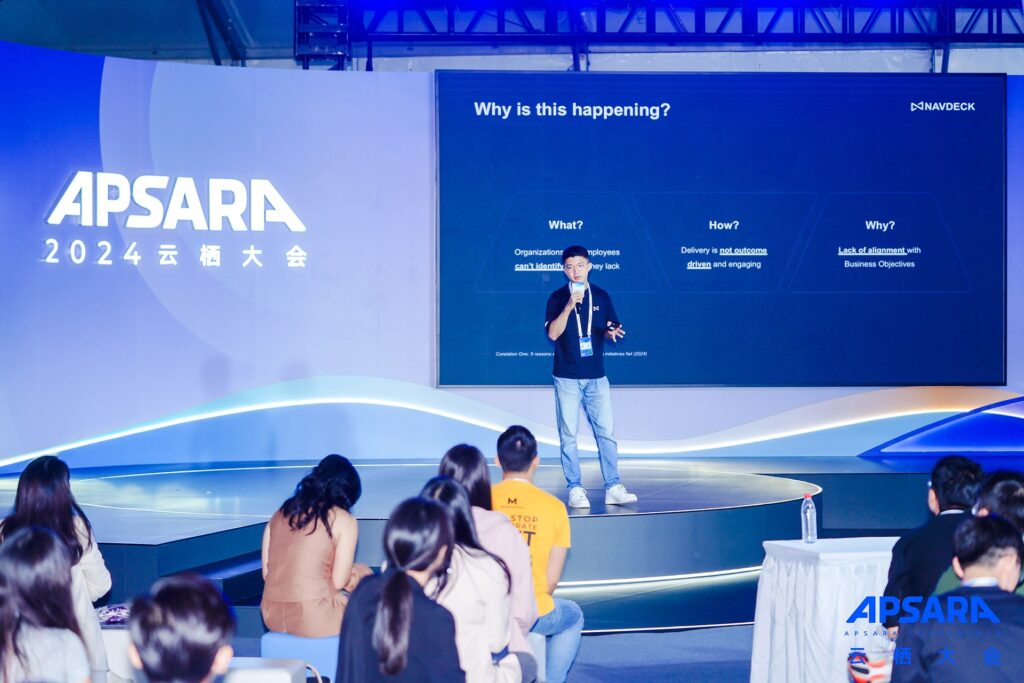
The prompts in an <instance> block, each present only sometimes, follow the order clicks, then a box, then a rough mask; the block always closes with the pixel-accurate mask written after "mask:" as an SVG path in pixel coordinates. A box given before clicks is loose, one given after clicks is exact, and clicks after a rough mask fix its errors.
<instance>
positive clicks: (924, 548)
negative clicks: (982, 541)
mask: <svg viewBox="0 0 1024 683" xmlns="http://www.w3.org/2000/svg"><path fill="white" fill-rule="evenodd" d="M981 479H982V473H981V466H980V465H978V463H976V462H974V461H973V460H970V459H968V458H964V457H961V456H959V455H949V456H946V457H945V458H942V459H941V460H939V461H938V462H937V463H935V466H934V467H933V468H932V477H931V480H930V481H929V482H928V509H929V510H931V511H932V515H934V516H933V517H932V518H931V519H929V520H928V521H927V522H925V524H924V525H922V526H919V527H918V528H916V529H914V530H912V531H910V532H908V533H907V534H905V535H904V536H902V537H901V538H900V540H898V541H897V542H896V545H895V546H893V549H892V562H891V563H890V564H889V582H888V583H887V584H886V586H885V595H886V596H890V597H894V598H896V599H897V600H903V598H905V597H907V596H910V595H931V594H932V592H933V591H934V590H935V585H936V584H937V583H938V581H939V577H940V576H942V572H944V571H946V569H947V568H948V567H949V562H950V560H951V559H952V558H953V532H955V531H956V528H957V526H958V525H959V524H960V522H962V521H964V516H965V514H970V509H971V506H972V505H974V499H975V497H977V495H978V489H980V488H981ZM900 616H901V615H899V614H897V615H893V616H891V617H888V618H887V619H886V622H885V627H886V628H887V629H888V631H889V637H890V638H892V639H894V640H895V638H896V635H897V634H898V633H899V626H898V623H899V617H900Z"/></svg>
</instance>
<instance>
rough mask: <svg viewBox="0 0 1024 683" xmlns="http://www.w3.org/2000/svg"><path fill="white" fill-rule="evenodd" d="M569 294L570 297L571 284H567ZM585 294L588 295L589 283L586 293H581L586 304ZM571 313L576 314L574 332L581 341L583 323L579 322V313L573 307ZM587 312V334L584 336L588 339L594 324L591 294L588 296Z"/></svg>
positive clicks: (592, 297) (592, 296)
mask: <svg viewBox="0 0 1024 683" xmlns="http://www.w3.org/2000/svg"><path fill="white" fill-rule="evenodd" d="M569 294H570V295H572V284H571V283H570V284H569ZM587 294H590V283H589V282H588V283H587V289H586V291H585V292H583V301H584V302H586V300H587ZM572 311H573V313H575V314H576V331H577V332H578V333H579V335H580V339H583V337H584V335H583V323H582V322H581V321H580V312H579V311H578V310H577V309H576V307H575V306H573V307H572ZM587 311H588V312H587V334H586V336H588V337H589V336H590V330H591V329H593V324H594V295H593V294H591V295H590V306H588V307H587Z"/></svg>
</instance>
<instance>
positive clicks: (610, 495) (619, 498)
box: [604, 484, 636, 505]
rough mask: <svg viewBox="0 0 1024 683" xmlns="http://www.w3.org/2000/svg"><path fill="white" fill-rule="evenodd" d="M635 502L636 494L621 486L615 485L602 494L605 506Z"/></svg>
mask: <svg viewBox="0 0 1024 683" xmlns="http://www.w3.org/2000/svg"><path fill="white" fill-rule="evenodd" d="M635 502H636V494H635V493H630V492H629V491H627V490H626V487H625V486H623V485H622V484H616V485H615V486H613V487H611V488H610V489H608V490H607V491H605V492H604V504H605V505H625V504H626V503H635Z"/></svg>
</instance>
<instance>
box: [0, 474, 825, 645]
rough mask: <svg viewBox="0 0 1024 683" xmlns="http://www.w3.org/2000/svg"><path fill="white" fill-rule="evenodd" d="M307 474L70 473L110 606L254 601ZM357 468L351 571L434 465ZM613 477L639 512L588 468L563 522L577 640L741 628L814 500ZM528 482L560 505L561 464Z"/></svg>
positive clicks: (738, 482) (737, 484)
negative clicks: (188, 587) (207, 582)
mask: <svg viewBox="0 0 1024 683" xmlns="http://www.w3.org/2000/svg"><path fill="white" fill-rule="evenodd" d="M313 464H314V463H313V462H304V463H296V462H287V463H225V464H223V465H218V464H212V465H211V464H203V465H194V466H188V465H167V466H159V465H146V466H134V467H118V468H110V467H108V468H97V469H81V470H76V471H75V473H74V481H73V487H74V490H75V495H76V497H77V498H78V501H79V503H80V504H81V505H82V506H83V507H84V508H85V509H86V511H87V513H88V514H89V516H90V519H91V520H92V522H93V526H94V527H95V531H96V535H97V538H98V540H99V541H100V543H101V545H102V548H103V552H104V555H105V557H106V558H107V561H108V565H109V566H110V568H111V571H112V573H113V574H114V576H115V589H114V591H113V593H112V596H111V600H112V601H119V600H123V599H125V598H126V597H128V596H131V595H132V594H134V593H135V592H138V591H141V590H144V589H145V588H148V586H149V585H150V583H151V582H152V581H153V580H154V579H155V578H156V577H157V576H160V575H165V574H169V573H173V572H178V571H185V570H198V571H201V572H203V573H205V574H207V575H209V576H211V577H212V578H215V579H217V580H219V581H220V582H221V585H222V586H223V587H224V589H225V592H226V593H228V595H229V596H230V597H232V598H233V599H234V600H235V601H236V603H240V604H243V605H244V604H245V603H246V602H252V601H253V599H254V597H258V595H259V591H260V590H261V589H262V586H261V585H260V584H261V580H260V577H259V559H258V550H259V542H260V536H261V534H262V528H263V522H264V521H265V520H266V519H267V517H269V516H270V514H272V513H273V511H274V510H275V509H276V508H277V506H278V505H280V503H281V502H282V501H283V500H284V499H285V498H286V497H287V496H288V495H289V494H290V493H291V491H292V489H293V488H294V486H295V484H296V483H297V482H298V480H299V479H300V478H301V477H302V476H303V475H304V474H305V473H306V472H308V470H309V468H310V467H311V466H312V465H313ZM356 465H357V467H358V469H359V472H360V475H361V477H362V481H363V496H362V498H361V499H360V501H359V503H358V504H357V506H356V507H355V510H354V512H355V513H356V514H357V516H358V517H359V519H360V540H359V548H358V553H357V558H358V559H359V560H360V561H363V562H366V563H368V564H370V565H372V566H377V565H379V564H380V562H381V561H382V559H383V556H382V550H381V542H380V537H381V534H382V532H383V527H384V522H385V520H386V519H387V517H388V515H389V514H390V512H391V510H392V508H393V507H394V506H395V505H396V504H397V503H398V502H399V501H401V500H402V499H404V498H406V497H409V496H413V495H416V494H417V493H418V492H419V490H420V488H421V487H422V485H423V484H424V482H426V480H427V479H429V478H430V477H431V476H433V475H434V474H435V473H436V471H437V465H436V463H435V462H430V463H426V462H413V461H406V462H381V461H373V462H357V463H356ZM492 470H493V476H494V478H495V479H497V478H499V476H500V472H498V471H497V469H496V468H493V467H492ZM620 470H621V475H622V479H623V481H624V482H625V483H626V484H627V485H628V487H629V488H630V490H631V491H633V492H635V493H637V494H638V496H639V497H640V500H639V502H638V503H636V504H634V505H628V506H608V507H606V506H605V505H604V496H603V490H602V489H601V479H600V474H599V472H598V469H597V465H596V463H594V462H593V461H590V462H585V463H584V465H583V473H584V486H586V487H587V488H588V491H589V492H590V494H591V495H590V499H591V503H592V505H593V507H592V508H591V509H590V510H583V511H570V513H571V524H572V533H573V548H572V550H571V551H570V555H569V561H568V563H567V565H566V571H565V575H564V577H563V581H562V584H561V586H560V588H559V590H560V591H561V593H564V594H565V595H566V597H572V598H573V599H575V600H577V601H578V602H580V603H581V604H582V605H583V606H584V611H585V613H586V617H587V622H588V630H623V629H639V628H670V627H675V628H678V627H685V626H694V625H705V624H707V623H709V622H708V615H709V614H713V615H714V621H713V623H735V622H738V621H749V620H750V619H751V618H752V613H753V601H752V598H751V595H752V591H753V589H754V588H755V587H756V580H757V575H758V570H759V568H760V565H761V561H762V558H763V549H762V547H761V544H762V542H764V541H765V540H769V539H778V538H794V537H796V536H797V535H798V534H799V514H798V510H799V506H800V502H801V500H802V498H803V495H804V493H808V492H809V493H812V494H815V495H816V494H818V493H820V491H821V489H820V488H819V487H818V486H816V485H814V484H809V483H806V482H802V481H798V480H795V479H789V478H780V477H773V476H764V475H758V474H749V473H743V472H725V471H718V470H715V469H712V468H710V467H705V466H700V465H694V464H692V463H684V462H680V461H671V460H632V459H629V460H626V459H624V460H622V461H621V462H620ZM16 481H17V479H16V477H14V476H11V477H3V478H0V508H2V507H7V506H9V505H10V504H11V503H12V502H13V495H14V489H15V486H16ZM536 483H537V484H538V485H539V486H541V487H542V488H544V489H546V490H548V491H549V492H551V493H552V494H554V495H556V496H558V497H559V498H561V499H562V500H563V501H564V500H566V491H565V488H564V479H563V477H562V472H561V468H560V467H559V466H558V465H542V466H541V468H540V469H539V470H538V476H537V481H536ZM561 593H560V594H561ZM709 601H710V602H709ZM705 603H706V604H705ZM731 604H734V605H735V607H736V608H735V609H731V608H730V605H731ZM627 605H628V607H627ZM623 607H626V609H623ZM240 616H241V615H240Z"/></svg>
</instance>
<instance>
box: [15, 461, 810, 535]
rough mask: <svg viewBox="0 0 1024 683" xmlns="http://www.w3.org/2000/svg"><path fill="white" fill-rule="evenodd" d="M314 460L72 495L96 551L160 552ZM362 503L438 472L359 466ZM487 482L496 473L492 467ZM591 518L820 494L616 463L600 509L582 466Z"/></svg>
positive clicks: (245, 513)
mask: <svg viewBox="0 0 1024 683" xmlns="http://www.w3.org/2000/svg"><path fill="white" fill-rule="evenodd" d="M314 464H315V462H302V463H298V462H287V463H284V462H282V463H231V464H225V465H223V466H218V465H216V464H214V465H210V464H204V465H195V466H187V465H180V464H175V465H166V466H159V465H157V466H153V465H149V466H125V467H117V468H113V467H107V468H98V469H76V470H75V471H74V472H73V474H72V487H73V489H74V492H75V497H76V498H77V500H78V502H79V504H80V505H81V506H82V507H83V508H84V509H85V510H86V513H87V514H88V515H89V519H90V520H91V521H92V524H93V527H94V529H95V533H96V536H97V539H98V540H99V541H100V542H101V543H119V544H120V543H123V544H136V545H157V544H162V543H167V542H171V541H176V540H181V539H185V538H191V537H194V536H200V535H205V534H210V533H216V532H221V531H226V530H228V529H234V528H238V527H242V526H250V525H252V524H257V523H261V522H264V521H266V520H267V518H269V516H270V515H271V514H273V512H274V511H275V510H276V509H277V508H278V507H279V506H280V505H281V503H282V502H284V500H285V499H286V498H287V497H288V496H289V495H291V492H292V491H293V489H294V488H295V485H296V484H297V483H298V481H299V480H300V479H301V478H302V477H303V476H304V475H305V474H306V473H308V472H309V470H310V468H311V467H312V466H313V465H314ZM356 466H357V468H358V470H359V474H360V477H361V479H362V483H363V495H362V497H361V498H360V500H359V502H358V503H357V504H356V506H355V508H354V512H355V514H356V516H357V517H358V518H360V519H364V520H384V519H387V517H388V516H389V515H390V513H391V510H392V509H393V508H394V507H395V505H397V504H398V503H399V502H400V501H401V500H403V499H404V498H408V497H411V496H415V495H417V494H418V493H419V491H420V489H421V487H422V486H423V484H424V483H425V482H426V481H427V480H428V479H430V478H431V477H432V476H434V475H436V473H437V464H436V463H422V462H377V461H375V462H357V463H356ZM491 469H492V478H493V479H494V480H495V481H497V480H498V479H499V478H500V472H499V471H498V469H497V468H496V467H494V466H492V467H491ZM582 469H583V475H584V481H583V483H584V486H585V487H586V488H587V489H588V492H589V493H590V500H591V505H592V507H591V508H590V509H589V510H570V515H571V516H573V517H602V516H612V515H614V516H618V515H649V514H666V513H682V512H697V511H706V510H721V509H735V508H742V507H749V506H758V505H771V504H775V503H781V502H785V501H793V500H799V499H800V498H802V497H803V494H804V493H805V492H810V493H817V492H818V491H819V489H818V487H816V486H813V485H808V484H806V483H805V482H801V481H797V480H793V479H784V478H779V477H767V476H761V475H757V474H753V473H750V472H730V471H725V470H723V469H720V468H719V467H709V466H708V465H707V464H704V463H699V464H697V463H692V462H683V461H677V460H633V459H630V460H625V459H624V460H622V461H621V462H620V474H621V476H622V480H623V482H624V483H626V484H627V486H628V487H629V489H630V490H631V491H633V492H634V493H636V494H637V495H638V496H639V498H640V500H639V501H638V502H637V503H635V504H632V505H620V506H615V505H612V506H605V504H604V495H603V490H602V484H601V478H600V473H599V471H598V468H597V465H596V463H584V464H583V468H582ZM564 481H565V480H564V478H563V476H562V471H561V468H560V466H558V465H541V467H540V468H539V470H538V474H537V477H536V483H537V485H538V486H540V487H541V488H543V489H545V490H547V491H549V492H550V493H552V494H553V495H555V496H557V497H559V498H561V499H562V500H563V501H565V500H566V499H567V491H566V489H565V484H564ZM16 487H17V477H16V476H13V475H12V476H4V477H0V509H4V508H7V507H9V506H10V505H12V504H13V502H14V493H15V489H16Z"/></svg>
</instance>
